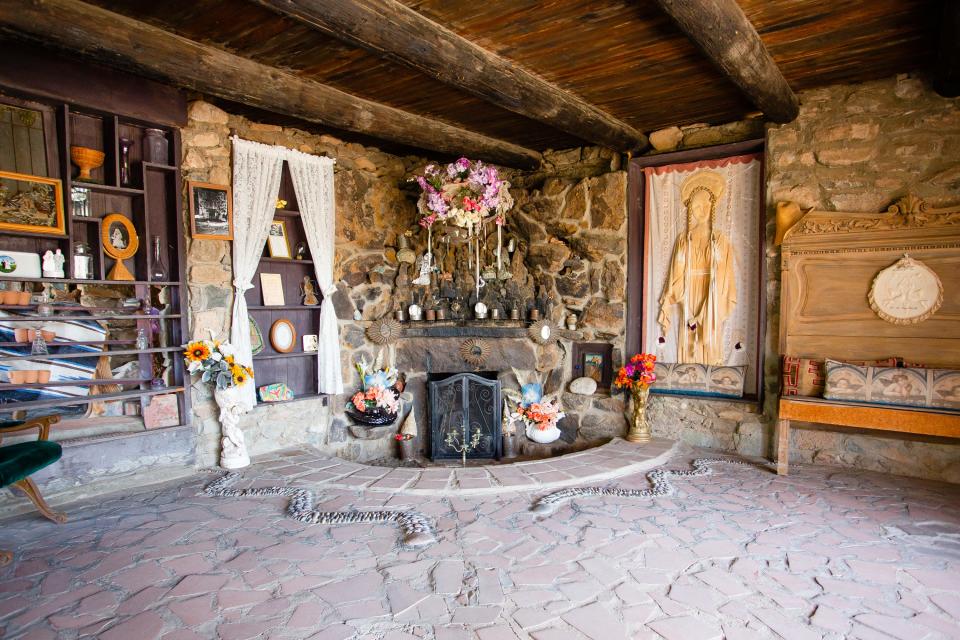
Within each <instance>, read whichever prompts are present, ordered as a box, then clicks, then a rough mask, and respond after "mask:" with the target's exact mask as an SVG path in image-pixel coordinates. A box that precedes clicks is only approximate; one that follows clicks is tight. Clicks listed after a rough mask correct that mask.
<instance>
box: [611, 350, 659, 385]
mask: <svg viewBox="0 0 960 640" xmlns="http://www.w3.org/2000/svg"><path fill="white" fill-rule="evenodd" d="M656 362H657V356H655V355H653V354H652V353H638V354H635V355H634V356H632V357H631V358H630V362H629V363H627V364H626V365H625V366H622V367H620V370H619V371H617V379H616V380H614V381H613V384H614V385H615V386H616V387H617V388H621V389H622V388H628V389H630V390H631V391H633V390H636V391H640V390H642V389H646V388H648V387H649V386H650V385H652V384H653V383H654V382H656V381H657V374H655V373H654V372H653V369H654V365H655V364H656Z"/></svg>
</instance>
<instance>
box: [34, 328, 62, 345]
mask: <svg viewBox="0 0 960 640" xmlns="http://www.w3.org/2000/svg"><path fill="white" fill-rule="evenodd" d="M40 335H41V336H43V339H44V340H45V341H46V342H53V341H54V339H55V338H56V337H57V332H56V331H47V330H46V329H41V330H40ZM31 340H32V338H31Z"/></svg>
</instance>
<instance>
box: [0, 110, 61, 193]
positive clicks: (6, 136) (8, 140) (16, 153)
mask: <svg viewBox="0 0 960 640" xmlns="http://www.w3.org/2000/svg"><path fill="white" fill-rule="evenodd" d="M28 104H30V103H19V101H18V103H12V101H11V99H10V98H6V97H0V171H9V172H14V173H22V174H26V175H31V176H56V175H57V174H58V173H59V172H58V171H56V169H55V166H56V162H55V158H56V150H55V149H53V148H52V143H51V141H50V137H51V136H52V135H54V134H55V131H54V130H53V110H52V109H49V108H45V107H43V106H41V105H35V107H36V108H34V106H33V105H32V104H31V106H27V105H28ZM51 168H53V173H51Z"/></svg>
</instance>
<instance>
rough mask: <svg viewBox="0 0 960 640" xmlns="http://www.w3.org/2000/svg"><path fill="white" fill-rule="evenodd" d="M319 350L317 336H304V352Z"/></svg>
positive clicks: (310, 334) (309, 334)
mask: <svg viewBox="0 0 960 640" xmlns="http://www.w3.org/2000/svg"><path fill="white" fill-rule="evenodd" d="M319 348H320V342H319V340H318V339H317V336H316V335H315V334H312V333H308V334H305V335H304V336H303V350H304V351H316V350H317V349H319Z"/></svg>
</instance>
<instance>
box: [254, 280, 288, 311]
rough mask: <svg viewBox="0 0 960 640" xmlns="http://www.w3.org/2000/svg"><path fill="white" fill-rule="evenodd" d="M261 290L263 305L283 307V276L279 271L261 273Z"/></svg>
mask: <svg viewBox="0 0 960 640" xmlns="http://www.w3.org/2000/svg"><path fill="white" fill-rule="evenodd" d="M260 291H261V292H262V293H263V306H265V307H282V306H283V305H284V304H285V301H284V299H283V278H282V277H281V276H280V274H279V273H261V274H260Z"/></svg>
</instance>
